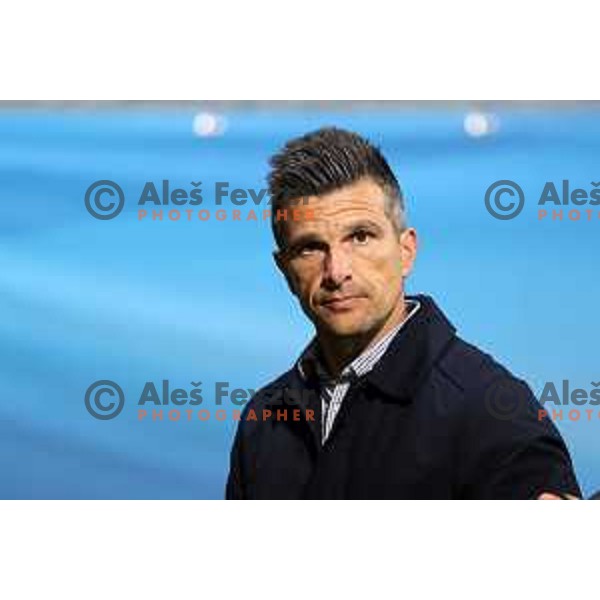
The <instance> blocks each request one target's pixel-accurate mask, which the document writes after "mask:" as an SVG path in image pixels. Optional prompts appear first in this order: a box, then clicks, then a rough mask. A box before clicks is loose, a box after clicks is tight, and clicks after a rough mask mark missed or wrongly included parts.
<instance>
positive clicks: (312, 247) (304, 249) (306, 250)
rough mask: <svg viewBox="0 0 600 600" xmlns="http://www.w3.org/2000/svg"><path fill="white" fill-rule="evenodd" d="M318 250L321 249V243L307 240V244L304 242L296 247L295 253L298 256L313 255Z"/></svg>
mask: <svg viewBox="0 0 600 600" xmlns="http://www.w3.org/2000/svg"><path fill="white" fill-rule="evenodd" d="M320 250H322V245H321V244H319V243H318V242H308V243H307V244H304V245H303V246H301V247H300V248H298V251H297V253H298V256H313V255H315V254H316V253H317V252H319V251H320Z"/></svg>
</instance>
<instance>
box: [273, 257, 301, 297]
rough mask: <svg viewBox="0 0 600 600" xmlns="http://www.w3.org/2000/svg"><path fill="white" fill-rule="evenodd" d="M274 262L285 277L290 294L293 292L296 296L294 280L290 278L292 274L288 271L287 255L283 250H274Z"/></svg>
mask: <svg viewBox="0 0 600 600" xmlns="http://www.w3.org/2000/svg"><path fill="white" fill-rule="evenodd" d="M273 260H274V261H275V264H276V265H277V268H278V269H279V272H280V273H281V274H282V275H283V276H284V277H285V282H286V283H287V286H288V288H289V290H290V292H292V294H294V296H295V295H296V291H295V289H294V284H293V282H292V278H291V277H290V274H289V271H288V264H287V258H286V256H285V253H284V252H283V250H274V251H273Z"/></svg>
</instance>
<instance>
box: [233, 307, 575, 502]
mask: <svg viewBox="0 0 600 600" xmlns="http://www.w3.org/2000/svg"><path fill="white" fill-rule="evenodd" d="M416 299H418V300H419V301H420V302H421V309H420V310H419V311H418V312H417V313H416V314H415V315H414V317H413V318H411V319H410V320H409V321H408V322H407V323H406V324H405V326H404V327H403V328H402V330H401V331H400V333H399V334H398V335H397V336H396V337H395V338H394V340H393V341H392V343H391V344H390V346H389V348H388V349H387V351H386V353H385V354H384V356H383V357H382V358H381V360H380V361H379V362H378V363H377V364H376V365H375V367H374V368H373V370H372V371H371V372H370V373H368V374H367V375H365V376H364V377H362V378H360V379H358V380H357V381H356V382H355V383H353V384H352V385H351V387H350V389H349V391H348V394H347V396H346V397H345V399H344V401H343V403H342V405H341V408H340V411H339V413H338V414H337V417H336V419H335V422H334V424H333V428H332V430H331V433H330V435H329V438H328V439H327V441H326V443H325V444H324V445H323V446H322V445H321V443H320V422H321V402H320V399H319V393H318V385H317V382H316V381H312V380H308V381H304V380H303V379H302V377H301V376H300V374H299V373H298V371H297V368H296V367H293V368H292V369H290V370H289V371H288V372H286V373H285V374H283V375H282V376H281V377H279V378H278V379H277V380H275V381H274V382H272V383H270V384H269V385H267V386H266V387H264V388H262V389H261V390H260V391H258V392H257V393H256V394H255V396H254V397H253V398H252V400H251V401H250V402H249V403H248V404H247V405H246V407H245V409H244V411H243V413H242V420H241V421H240V423H239V426H238V430H237V433H236V436H235V440H234V444H233V449H232V452H231V467H230V472H229V477H228V481H227V489H226V497H227V498H229V499H244V498H247V499H275V498H290V499H292V498H306V499H310V498H340V499H341V498H387V499H390V498H423V499H425V498H535V497H536V496H537V495H539V494H540V493H541V492H544V491H550V492H558V493H562V494H565V493H570V494H574V495H576V496H580V495H581V492H580V490H579V487H578V484H577V481H576V478H575V474H574V472H573V467H572V464H571V460H570V458H569V453H568V451H567V449H566V447H565V444H564V442H563V440H562V438H561V436H560V434H559V432H558V430H557V429H556V427H555V426H554V424H553V423H552V422H551V421H550V420H549V419H548V418H546V417H543V418H540V416H539V413H538V410H540V409H541V406H540V405H539V403H538V402H537V400H536V399H535V397H534V396H533V394H532V392H531V390H530V389H529V387H528V386H527V385H526V384H525V383H524V382H523V381H521V380H519V379H517V378H515V377H514V376H513V375H511V374H510V373H509V372H508V371H507V370H506V369H505V368H504V367H502V366H501V365H499V364H498V363H496V362H495V361H494V359H493V358H492V357H491V356H489V355H488V354H485V353H483V352H481V351H480V350H478V349H477V348H475V347H474V346H472V345H470V344H468V343H466V342H465V341H463V340H462V339H460V338H459V337H458V336H457V335H456V330H455V328H454V327H453V326H452V325H451V324H450V322H449V321H448V320H447V319H446V317H445V316H444V315H443V313H442V312H441V311H440V309H439V308H438V307H437V305H436V304H435V302H434V301H433V300H432V299H431V298H430V297H428V296H416ZM278 411H279V412H278ZM299 416H300V418H298V417H299Z"/></svg>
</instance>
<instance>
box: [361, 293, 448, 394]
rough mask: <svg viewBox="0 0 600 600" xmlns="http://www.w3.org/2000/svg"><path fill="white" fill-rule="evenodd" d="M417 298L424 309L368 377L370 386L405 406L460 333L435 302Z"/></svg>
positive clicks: (391, 345) (423, 296) (366, 377)
mask: <svg viewBox="0 0 600 600" xmlns="http://www.w3.org/2000/svg"><path fill="white" fill-rule="evenodd" d="M413 298H414V299H416V300H418V301H419V302H420V303H421V309H420V310H419V311H417V313H416V314H415V316H414V317H413V318H412V319H410V321H409V322H408V323H407V324H406V327H405V328H403V329H402V331H401V332H400V333H399V335H397V336H396V337H395V338H394V340H393V341H392V343H391V344H390V346H389V347H388V349H387V352H386V353H385V354H384V355H383V357H382V358H381V360H380V361H379V362H378V363H377V364H376V365H375V366H374V367H373V369H372V370H371V371H370V372H369V373H368V374H367V375H366V376H365V382H366V384H369V385H372V386H374V387H376V388H377V389H378V390H379V391H380V392H382V393H383V394H384V395H386V396H388V397H389V398H392V399H396V400H399V401H405V402H406V401H410V400H411V399H412V398H413V396H414V395H415V393H416V391H417V389H418V388H419V386H420V385H421V383H422V382H423V380H424V378H425V377H426V376H427V374H428V373H429V371H430V370H431V368H432V367H433V365H434V364H435V363H436V362H437V361H438V360H439V358H440V356H441V355H442V353H443V352H444V350H445V349H446V347H447V345H448V344H449V343H450V342H451V341H452V339H453V338H454V336H455V333H456V328H455V327H454V326H453V325H452V323H450V321H448V319H447V318H446V316H445V315H444V313H443V312H442V311H441V310H440V309H439V308H438V306H437V304H436V303H435V302H434V300H433V298H431V297H430V296H426V295H422V294H419V295H416V296H414V297H413Z"/></svg>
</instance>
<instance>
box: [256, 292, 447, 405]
mask: <svg viewBox="0 0 600 600" xmlns="http://www.w3.org/2000/svg"><path fill="white" fill-rule="evenodd" d="M407 300H417V301H418V302H419V303H420V304H421V307H420V309H419V310H418V311H417V312H416V314H415V315H414V316H413V317H412V318H411V319H410V320H409V321H408V322H407V323H406V325H405V326H404V327H403V328H402V329H401V330H400V331H399V332H398V335H396V336H395V337H394V339H393V340H392V342H391V343H390V345H389V346H388V348H387V350H386V352H385V354H384V355H383V356H382V357H381V359H380V360H379V362H377V364H375V366H374V367H373V368H372V369H371V370H370V371H369V373H367V374H366V375H365V376H364V377H363V378H360V379H359V382H360V384H361V385H372V386H374V387H375V388H377V389H378V390H379V391H380V392H381V393H383V394H384V395H385V396H387V397H389V398H391V399H395V400H398V401H405V402H406V401H410V400H411V399H412V397H413V396H414V394H415V392H416V391H417V389H418V387H419V386H420V385H421V383H422V382H423V380H424V378H425V377H426V376H427V374H428V373H429V371H430V370H431V368H432V367H433V365H434V364H435V363H436V362H437V361H438V360H439V358H440V357H441V355H442V354H443V352H444V350H445V349H446V347H447V345H448V344H449V343H450V342H451V341H452V340H453V339H454V337H455V333H456V328H455V327H454V326H453V325H452V323H450V321H449V320H448V319H447V318H446V316H445V315H444V313H443V312H442V311H441V310H440V308H439V307H438V306H437V304H436V303H435V302H434V300H433V298H431V297H430V296H426V295H424V294H418V295H415V296H407ZM318 384H319V380H318V377H314V376H313V377H310V376H309V377H307V378H306V380H305V379H304V378H303V377H302V376H301V375H300V373H299V372H298V369H297V368H296V366H294V367H293V368H292V369H291V370H290V371H289V372H288V374H287V377H285V378H282V379H281V380H279V382H278V383H277V384H275V385H273V386H272V388H273V390H276V389H282V391H284V390H285V389H292V390H298V391H300V390H305V391H306V392H308V393H307V394H301V397H300V398H299V403H298V404H299V405H300V407H304V408H307V407H308V406H309V405H311V404H313V405H314V404H315V403H314V402H308V401H307V400H308V399H309V398H313V400H314V398H318V397H319V394H318ZM276 397H277V398H279V399H280V398H281V397H280V396H276ZM268 402H269V401H268ZM319 405H320V403H318V402H317V403H316V406H317V407H318V406H319ZM319 410H320V409H319Z"/></svg>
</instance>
